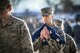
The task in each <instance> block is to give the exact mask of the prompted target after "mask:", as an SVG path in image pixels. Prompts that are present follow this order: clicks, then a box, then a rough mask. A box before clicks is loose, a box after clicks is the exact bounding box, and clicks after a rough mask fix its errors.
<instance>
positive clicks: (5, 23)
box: [1, 15, 12, 26]
mask: <svg viewBox="0 0 80 53" xmlns="http://www.w3.org/2000/svg"><path fill="white" fill-rule="evenodd" d="M11 23H12V15H10V16H9V17H8V18H7V19H6V20H4V21H3V20H1V24H2V26H6V25H11Z"/></svg>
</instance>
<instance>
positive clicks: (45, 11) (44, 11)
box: [41, 7, 52, 16]
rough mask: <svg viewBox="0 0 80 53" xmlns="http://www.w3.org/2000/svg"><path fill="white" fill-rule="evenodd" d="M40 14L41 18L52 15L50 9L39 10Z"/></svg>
mask: <svg viewBox="0 0 80 53" xmlns="http://www.w3.org/2000/svg"><path fill="white" fill-rule="evenodd" d="M41 14H42V16H45V15H51V14H52V9H51V8H50V7H46V8H42V9H41Z"/></svg>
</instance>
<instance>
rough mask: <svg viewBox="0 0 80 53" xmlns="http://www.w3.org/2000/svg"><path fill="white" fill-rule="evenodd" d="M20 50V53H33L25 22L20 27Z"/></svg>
mask: <svg viewBox="0 0 80 53" xmlns="http://www.w3.org/2000/svg"><path fill="white" fill-rule="evenodd" d="M21 50H22V53H33V44H32V39H31V35H30V32H29V29H28V27H27V25H26V23H25V22H24V24H23V25H22V27H21Z"/></svg>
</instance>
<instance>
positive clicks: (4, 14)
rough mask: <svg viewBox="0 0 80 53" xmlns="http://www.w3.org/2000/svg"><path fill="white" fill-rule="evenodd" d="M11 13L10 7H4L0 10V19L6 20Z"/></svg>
mask: <svg viewBox="0 0 80 53" xmlns="http://www.w3.org/2000/svg"><path fill="white" fill-rule="evenodd" d="M10 11H11V5H8V6H6V7H3V8H0V18H3V19H4V18H6V17H7V16H8V15H9V14H10Z"/></svg>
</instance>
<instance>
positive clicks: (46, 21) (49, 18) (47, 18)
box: [42, 15, 53, 25]
mask: <svg viewBox="0 0 80 53" xmlns="http://www.w3.org/2000/svg"><path fill="white" fill-rule="evenodd" d="M52 18H53V16H52V15H46V16H43V18H42V19H43V22H44V23H47V24H49V25H51V23H52V21H51V19H52Z"/></svg>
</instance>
